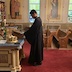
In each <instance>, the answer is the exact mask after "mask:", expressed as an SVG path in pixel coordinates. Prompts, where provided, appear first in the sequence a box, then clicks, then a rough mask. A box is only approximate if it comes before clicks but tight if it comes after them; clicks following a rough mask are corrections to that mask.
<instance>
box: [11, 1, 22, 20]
mask: <svg viewBox="0 0 72 72" xmlns="http://www.w3.org/2000/svg"><path fill="white" fill-rule="evenodd" d="M20 1H21V0H10V18H11V19H20V18H21V15H20Z"/></svg>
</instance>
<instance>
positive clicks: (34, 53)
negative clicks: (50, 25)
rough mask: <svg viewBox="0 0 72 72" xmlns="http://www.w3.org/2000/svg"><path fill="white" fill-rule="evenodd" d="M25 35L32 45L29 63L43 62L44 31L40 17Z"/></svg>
mask: <svg viewBox="0 0 72 72" xmlns="http://www.w3.org/2000/svg"><path fill="white" fill-rule="evenodd" d="M24 35H25V37H26V39H27V41H28V42H29V43H30V44H31V50H30V56H29V63H34V62H41V61H42V60H43V31H42V21H41V18H40V17H37V18H36V19H35V21H34V23H33V25H32V26H31V27H30V29H29V30H28V31H26V32H25V33H24Z"/></svg>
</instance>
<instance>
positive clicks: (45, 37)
mask: <svg viewBox="0 0 72 72" xmlns="http://www.w3.org/2000/svg"><path fill="white" fill-rule="evenodd" d="M52 38H53V35H52V33H51V32H50V30H49V29H47V30H45V32H44V35H43V40H44V47H51V43H52Z"/></svg>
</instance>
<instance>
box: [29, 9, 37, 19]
mask: <svg viewBox="0 0 72 72" xmlns="http://www.w3.org/2000/svg"><path fill="white" fill-rule="evenodd" d="M30 14H31V16H32V18H36V17H37V12H36V10H34V9H33V10H31V12H30Z"/></svg>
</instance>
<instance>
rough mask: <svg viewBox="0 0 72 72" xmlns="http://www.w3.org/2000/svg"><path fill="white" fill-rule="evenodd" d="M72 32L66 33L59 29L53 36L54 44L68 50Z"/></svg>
mask: <svg viewBox="0 0 72 72" xmlns="http://www.w3.org/2000/svg"><path fill="white" fill-rule="evenodd" d="M70 33H71V32H70V31H68V32H67V33H65V32H64V31H62V30H60V29H58V30H57V31H56V34H55V35H54V36H53V43H54V44H55V46H56V47H57V48H67V44H68V38H69V35H70Z"/></svg>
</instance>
